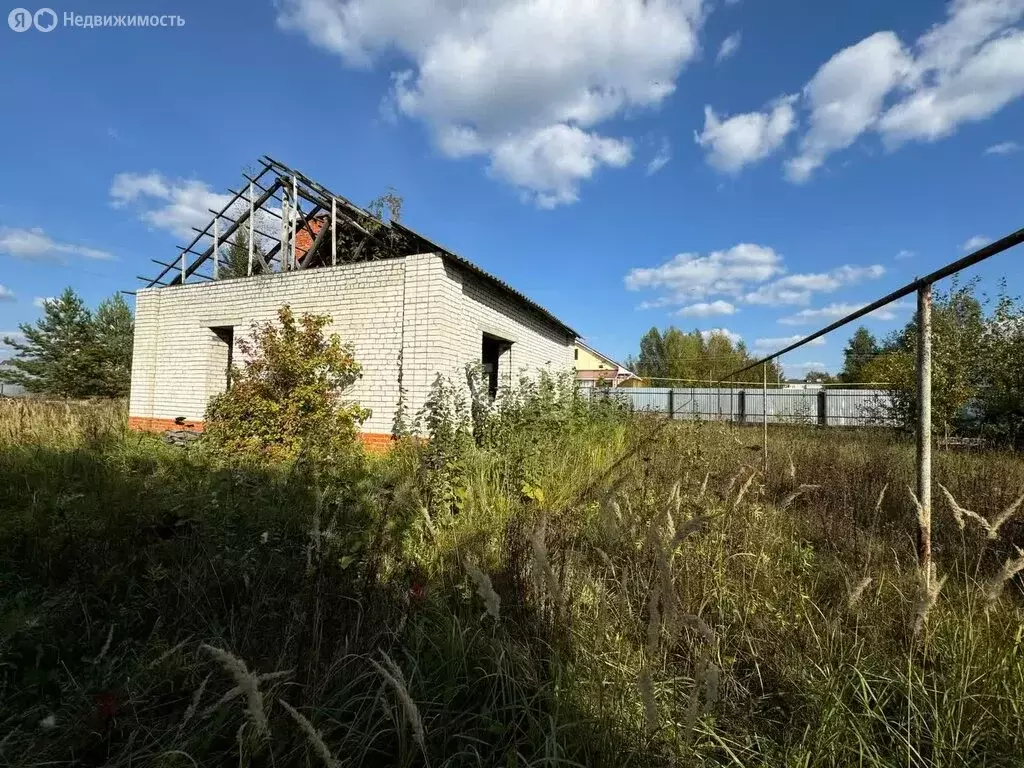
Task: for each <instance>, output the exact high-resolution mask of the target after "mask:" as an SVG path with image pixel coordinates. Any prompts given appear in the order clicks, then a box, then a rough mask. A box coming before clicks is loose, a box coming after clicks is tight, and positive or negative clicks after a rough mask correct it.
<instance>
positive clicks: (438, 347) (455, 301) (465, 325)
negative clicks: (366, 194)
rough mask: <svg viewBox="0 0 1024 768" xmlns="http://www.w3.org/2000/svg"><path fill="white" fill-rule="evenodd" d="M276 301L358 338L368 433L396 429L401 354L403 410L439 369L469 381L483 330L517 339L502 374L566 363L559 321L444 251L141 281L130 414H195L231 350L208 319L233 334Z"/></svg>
mask: <svg viewBox="0 0 1024 768" xmlns="http://www.w3.org/2000/svg"><path fill="white" fill-rule="evenodd" d="M283 304H290V305H291V307H292V309H293V310H294V311H295V312H296V313H297V314H301V313H303V312H313V313H317V314H330V315H331V316H332V318H333V323H332V324H331V326H330V327H329V328H328V330H329V331H330V332H334V333H338V334H339V335H340V336H341V338H342V340H343V341H351V342H352V343H353V345H354V346H355V354H356V359H357V360H358V361H359V363H360V364H361V365H362V366H363V377H362V379H361V380H360V381H358V382H357V383H356V384H355V385H353V387H352V388H351V389H350V390H349V391H348V392H347V393H346V396H347V397H349V398H350V399H352V400H356V401H358V402H359V403H360V404H361V405H362V406H363V407H366V408H370V409H371V410H372V411H373V414H372V416H371V417H370V419H369V420H367V422H366V423H365V424H364V426H363V430H364V431H366V432H376V433H384V434H386V433H389V432H390V431H391V426H392V420H393V418H394V413H395V408H396V407H397V403H398V391H399V356H400V352H401V357H402V361H403V382H402V384H403V386H404V387H405V389H406V402H407V407H408V411H409V416H410V417H414V416H415V414H416V412H417V411H418V410H419V409H420V408H421V407H422V405H423V402H424V401H425V399H426V397H427V394H428V392H429V390H430V385H431V384H432V383H433V381H434V378H435V376H436V374H437V373H439V372H440V373H443V374H445V375H447V376H449V377H451V378H452V380H453V381H455V382H456V383H457V384H459V385H460V386H461V385H464V382H465V374H464V367H465V364H466V363H467V362H479V361H480V353H481V343H482V338H483V334H484V333H488V334H490V335H493V336H497V337H499V338H501V339H505V340H507V341H510V342H512V348H511V351H510V352H509V353H507V354H506V355H504V356H503V357H502V360H501V362H500V364H499V377H500V381H501V382H502V383H511V382H513V381H515V380H516V379H518V377H519V375H520V373H522V372H526V373H535V372H536V371H537V369H539V368H548V369H550V370H553V371H554V370H567V369H569V368H571V366H572V339H570V338H568V337H567V335H566V331H564V330H563V329H561V328H560V327H558V326H556V325H555V324H554V323H552V322H551V321H550V320H547V319H546V318H544V317H543V316H541V315H540V314H538V313H537V312H536V311H534V310H531V309H530V308H529V307H528V306H527V305H525V304H523V302H521V301H519V300H517V299H515V298H514V297H511V296H507V295H505V294H504V292H502V291H500V290H498V289H497V288H496V287H495V286H493V285H492V284H491V283H490V282H488V281H485V280H484V279H482V278H481V277H479V276H477V275H475V274H473V273H471V272H470V271H468V270H466V269H465V268H463V267H461V266H459V265H457V264H455V263H453V262H451V261H450V260H446V259H444V258H443V257H442V256H440V255H438V254H421V255H418V256H409V257H406V258H401V259H387V260H382V261H374V262H361V263H357V264H345V265H342V266H338V267H331V268H321V269H311V270H309V271H304V272H290V273H284V274H280V273H278V274H272V275H263V276H259V277H254V278H243V279H238V280H223V281H218V282H212V283H200V284H189V285H185V286H173V287H167V288H154V289H146V290H142V291H139V293H138V296H137V300H136V311H135V313H136V314H135V355H134V358H133V363H132V391H131V404H130V410H129V413H130V414H131V415H132V416H135V417H144V418H160V419H174V418H176V417H178V416H184V417H185V418H186V419H189V420H201V419H202V418H203V412H204V411H205V409H206V403H207V402H208V400H209V398H210V397H212V396H213V395H214V394H216V393H217V392H218V391H220V390H221V389H222V388H223V382H224V377H223V375H222V373H221V372H222V371H223V370H224V353H225V351H226V350H224V347H223V344H218V339H217V337H216V335H215V334H214V333H213V332H212V331H211V330H210V328H213V327H219V326H233V327H234V328H235V331H234V334H235V340H236V344H237V340H238V339H239V338H241V337H243V336H245V335H248V333H249V328H250V326H251V325H252V323H254V322H256V323H260V322H264V321H267V320H273V319H274V318H275V317H276V313H277V309H278V308H279V307H280V306H282V305H283ZM235 361H236V362H240V360H239V356H238V354H237V352H236V354H235Z"/></svg>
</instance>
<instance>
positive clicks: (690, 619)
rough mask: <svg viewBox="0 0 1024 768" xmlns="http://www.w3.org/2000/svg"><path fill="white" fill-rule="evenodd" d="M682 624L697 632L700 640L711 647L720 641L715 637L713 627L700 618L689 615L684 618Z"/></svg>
mask: <svg viewBox="0 0 1024 768" xmlns="http://www.w3.org/2000/svg"><path fill="white" fill-rule="evenodd" d="M682 622H683V624H685V625H686V626H688V627H689V628H690V629H692V630H693V631H694V632H696V633H697V634H698V635H699V636H700V638H701V639H702V640H704V642H706V643H708V644H709V645H713V644H714V643H715V641H716V640H717V639H718V636H717V635H715V630H713V629H712V628H711V626H710V625H709V624H708V623H707V622H706V621H704V619H702V618H701V617H700V616H694V615H692V614H689V613H688V614H685V615H684V616H683V617H682Z"/></svg>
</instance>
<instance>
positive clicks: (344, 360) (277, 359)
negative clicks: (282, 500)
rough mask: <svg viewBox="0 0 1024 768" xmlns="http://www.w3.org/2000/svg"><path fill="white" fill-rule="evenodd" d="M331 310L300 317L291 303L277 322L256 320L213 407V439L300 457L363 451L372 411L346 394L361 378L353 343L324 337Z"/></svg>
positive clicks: (246, 450) (257, 452) (209, 418)
mask: <svg viewBox="0 0 1024 768" xmlns="http://www.w3.org/2000/svg"><path fill="white" fill-rule="evenodd" d="M330 322H331V318H330V316H328V315H310V314H305V315H303V316H302V317H301V318H298V319H296V317H295V315H294V313H293V312H292V310H291V308H290V307H288V306H287V305H286V306H284V307H282V308H281V309H280V310H279V311H278V324H276V325H275V324H274V323H265V324H263V325H261V326H257V325H254V326H253V328H252V338H251V339H246V340H242V341H240V342H239V344H238V347H239V350H240V351H241V353H242V355H243V356H244V357H245V359H246V365H245V366H244V367H239V366H235V367H233V368H232V369H231V373H230V376H229V387H228V390H227V391H226V392H224V393H223V394H221V395H218V396H217V397H215V398H213V400H211V401H210V405H209V406H208V408H207V410H206V439H207V440H208V441H210V442H211V443H213V444H214V445H217V446H219V447H221V448H223V449H224V450H225V451H227V452H228V453H230V454H232V455H243V456H250V457H256V458H263V459H269V460H293V459H296V458H298V457H299V456H300V455H303V456H313V455H315V456H316V457H317V458H319V459H321V460H323V461H327V462H329V463H337V462H340V461H343V460H346V459H349V458H351V457H352V455H353V454H354V453H357V452H358V449H357V445H358V443H357V441H356V437H357V430H358V427H359V425H360V424H361V423H362V422H363V421H364V420H365V419H366V418H367V417H368V416H369V411H367V410H365V409H363V408H360V407H359V406H358V405H356V404H354V403H350V402H346V401H345V400H343V399H342V393H343V391H344V389H345V388H346V387H348V386H350V385H351V384H352V383H353V382H355V381H356V380H357V379H358V378H359V377H360V375H361V374H360V366H359V363H357V362H356V360H355V357H354V355H353V349H352V346H351V345H350V344H342V342H341V339H340V338H339V337H338V335H337V334H331V335H330V336H328V337H327V338H325V337H324V333H323V329H324V327H325V326H327V325H328V324H329V323H330Z"/></svg>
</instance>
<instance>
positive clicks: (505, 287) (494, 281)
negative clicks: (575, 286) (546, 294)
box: [391, 222, 581, 339]
mask: <svg viewBox="0 0 1024 768" xmlns="http://www.w3.org/2000/svg"><path fill="white" fill-rule="evenodd" d="M391 226H392V227H394V228H395V229H398V230H404V231H405V232H408V233H409V234H410V235H414V236H415V237H418V238H419V239H420V240H423V241H424V242H425V243H427V244H428V245H430V246H431V247H433V248H434V249H436V250H437V251H438V252H439V253H440V254H441V255H442V256H444V257H445V258H447V259H450V260H451V261H453V262H455V263H456V264H458V265H459V266H461V267H463V268H465V269H467V270H469V271H470V272H472V273H473V274H475V275H477V276H479V277H482V278H483V279H484V280H486V281H487V282H489V283H490V284H491V285H494V286H497V287H498V288H499V289H501V290H502V291H504V292H505V293H507V294H509V295H510V296H512V297H514V298H516V299H517V300H519V301H521V302H523V303H524V304H526V305H527V306H528V307H530V308H531V309H533V310H534V311H536V312H537V313H538V314H540V315H541V316H543V317H544V318H545V319H547V320H550V321H551V322H552V323H554V324H555V325H557V326H558V327H559V328H561V329H562V330H564V331H566V332H567V333H568V334H569V335H570V336H572V337H574V338H576V339H578V338H581V336H580V333H579V331H577V330H576V329H575V328H573V327H572V326H569V325H566V324H565V323H563V322H562V321H561V320H559V319H558V318H557V317H556V316H555V315H553V314H552V313H551V312H549V311H548V310H546V309H544V307H542V306H541V305H540V304H538V303H537V302H535V301H534V300H533V299H531V298H530V297H529V296H527V295H525V294H523V293H520V292H519V291H517V290H516V289H515V288H513V287H512V286H511V285H509V284H508V283H506V282H505V281H504V280H502V279H501V278H499V277H495V276H494V275H492V274H491V273H490V272H488V271H487V270H485V269H483V268H481V267H479V266H477V265H476V264H474V263H473V262H472V261H470V260H469V259H466V258H463V257H462V256H459V255H458V254H457V253H455V252H454V251H451V250H449V249H448V248H445V247H444V246H443V245H439V244H438V243H436V242H434V241H433V240H431V239H429V238H427V237H424V236H423V235H421V234H420V233H419V232H417V231H416V230H414V229H410V228H409V227H407V226H405V225H404V224H399V223H398V222H391Z"/></svg>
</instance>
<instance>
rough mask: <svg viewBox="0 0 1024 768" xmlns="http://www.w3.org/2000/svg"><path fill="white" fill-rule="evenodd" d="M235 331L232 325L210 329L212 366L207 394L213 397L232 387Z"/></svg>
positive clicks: (208, 376)
mask: <svg viewBox="0 0 1024 768" xmlns="http://www.w3.org/2000/svg"><path fill="white" fill-rule="evenodd" d="M234 353H235V329H234V326H231V325H220V326H215V327H212V328H210V364H209V366H208V367H207V373H206V383H207V394H208V395H209V396H210V397H212V396H213V395H219V394H220V393H221V392H225V391H227V389H228V387H230V386H231V364H232V363H233V362H234Z"/></svg>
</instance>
